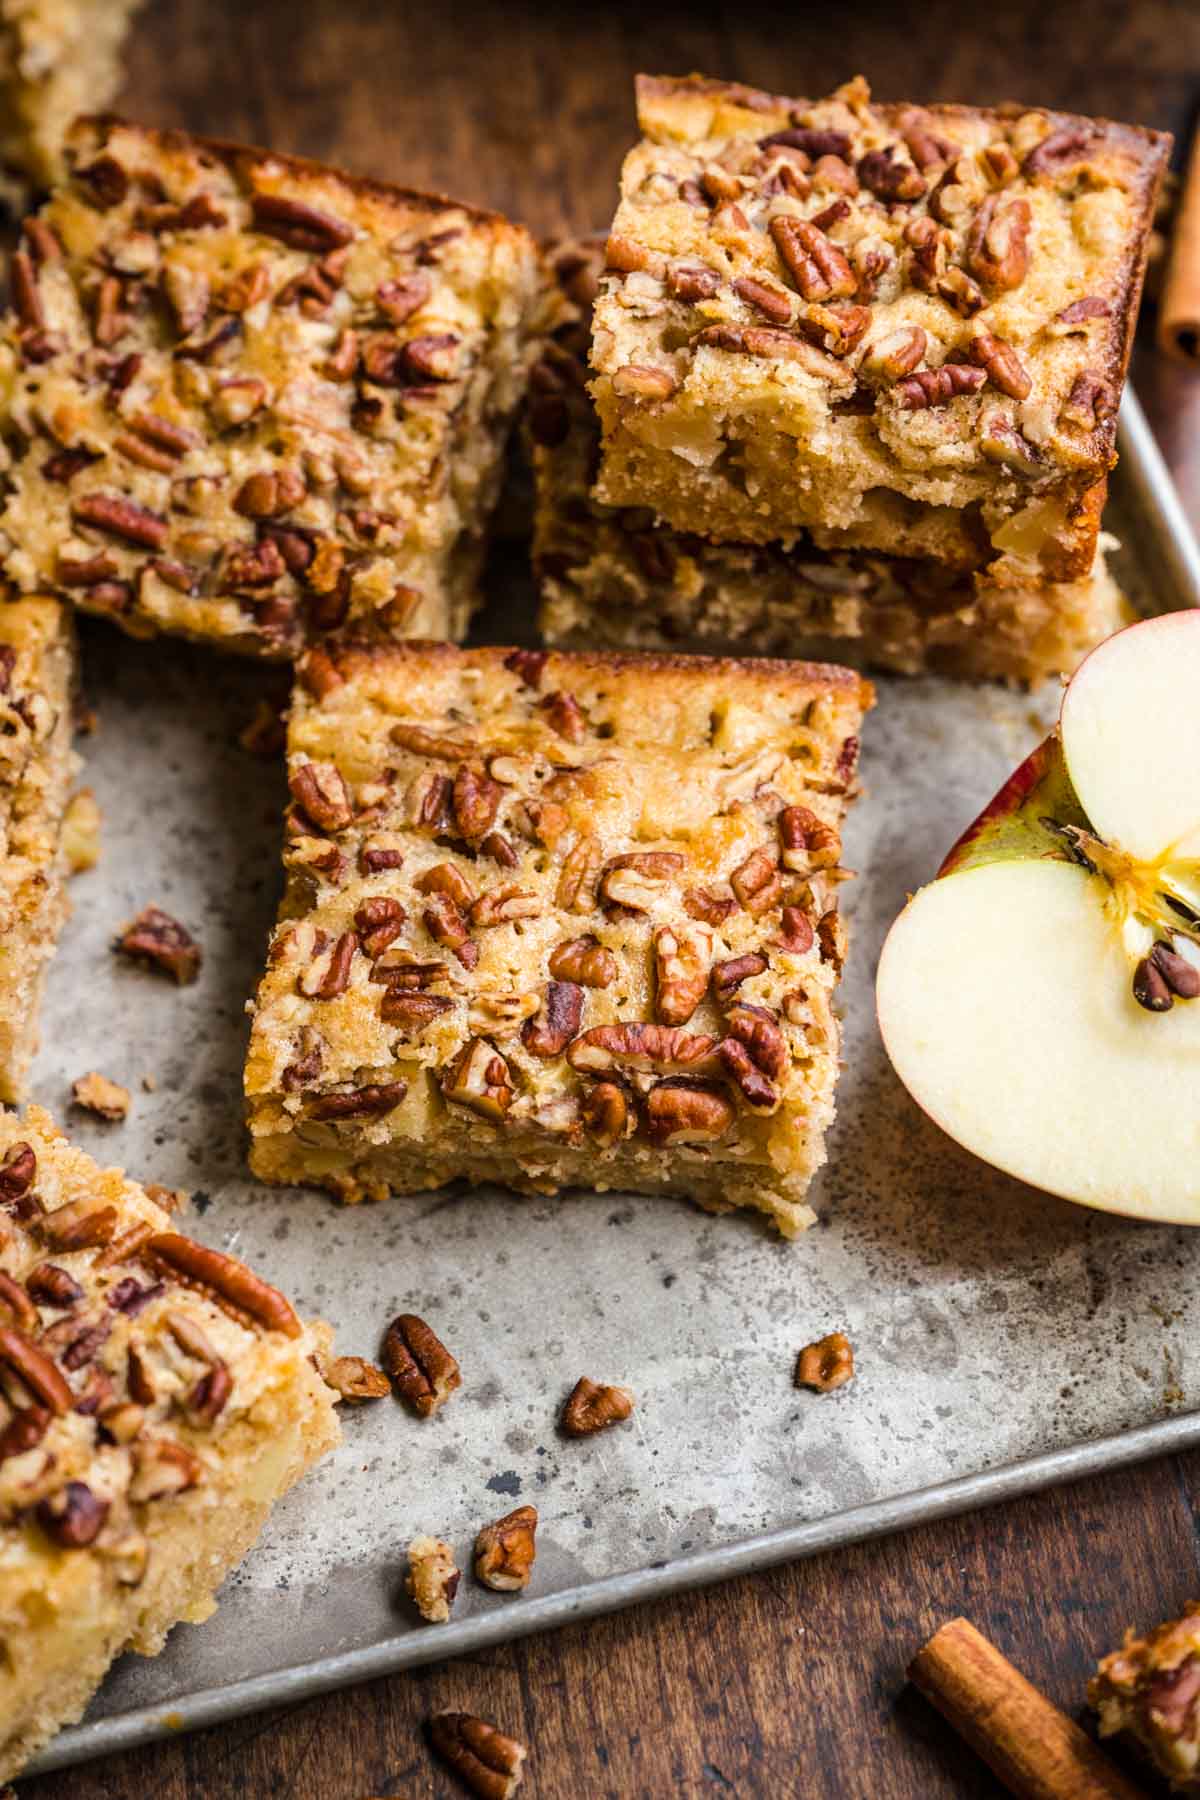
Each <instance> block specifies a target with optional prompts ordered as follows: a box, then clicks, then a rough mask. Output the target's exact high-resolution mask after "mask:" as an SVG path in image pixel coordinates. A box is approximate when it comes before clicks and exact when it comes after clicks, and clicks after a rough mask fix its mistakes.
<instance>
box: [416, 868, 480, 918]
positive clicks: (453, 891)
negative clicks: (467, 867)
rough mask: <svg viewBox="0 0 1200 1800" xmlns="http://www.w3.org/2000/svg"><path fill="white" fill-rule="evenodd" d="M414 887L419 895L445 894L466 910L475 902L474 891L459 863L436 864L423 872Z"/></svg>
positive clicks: (448, 898)
mask: <svg viewBox="0 0 1200 1800" xmlns="http://www.w3.org/2000/svg"><path fill="white" fill-rule="evenodd" d="M413 886H414V887H415V888H416V890H417V892H418V894H444V895H445V897H446V898H447V900H453V902H454V904H455V906H459V907H462V908H463V909H464V910H465V909H466V908H467V907H469V906H471V905H472V904H473V902H474V900H475V892H474V889H473V888H472V887H471V884H470V882H469V881H468V880H467V878H466V876H465V875H464V874H463V872H462V870H461V869H460V868H459V867H458V864H457V863H451V862H443V863H434V864H433V865H432V867H430V868H428V869H423V870H422V871H421V873H420V874H419V875H418V876H417V878H416V880H415V881H414V882H413Z"/></svg>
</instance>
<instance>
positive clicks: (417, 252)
mask: <svg viewBox="0 0 1200 1800" xmlns="http://www.w3.org/2000/svg"><path fill="white" fill-rule="evenodd" d="M66 156H67V164H68V169H69V176H68V178H67V180H66V181H65V183H64V184H63V185H62V186H61V187H59V188H57V189H56V190H55V191H54V192H53V194H52V195H51V197H50V199H49V201H48V202H47V204H46V206H45V207H43V209H42V211H41V212H40V213H39V214H38V215H37V216H36V217H35V218H33V219H31V220H30V221H28V222H27V224H26V226H25V233H24V238H23V241H22V248H21V249H20V250H19V251H18V252H17V253H16V255H15V257H14V260H13V270H12V295H13V299H12V308H11V310H10V312H9V313H8V315H7V316H6V319H5V322H4V325H3V328H2V330H0V390H2V402H3V404H2V408H0V433H2V435H3V438H4V442H5V444H6V446H7V450H8V468H7V473H6V474H5V476H4V485H3V487H0V496H2V497H3V505H2V510H0V557H2V561H3V568H4V569H5V570H6V571H7V573H8V574H9V576H10V578H11V579H12V580H13V581H14V582H15V583H16V585H17V586H18V587H19V588H22V589H25V590H28V589H30V588H39V589H43V588H46V587H49V588H51V589H53V590H54V591H56V592H60V593H63V594H65V595H67V596H69V597H70V598H71V599H73V600H74V601H75V602H76V603H77V604H78V605H80V606H82V607H85V608H87V609H88V610H89V611H92V612H100V613H106V614H108V615H110V616H111V617H113V618H114V619H115V620H116V622H117V623H118V624H120V625H123V626H124V627H125V628H126V629H127V630H128V631H131V632H133V633H135V634H139V635H147V634H149V633H152V632H153V631H156V630H162V631H174V632H181V633H184V634H185V635H187V636H189V637H193V638H198V639H201V640H205V641H209V642H213V643H217V644H221V645H223V646H225V647H226V648H229V649H234V650H242V651H249V652H253V653H257V654H261V655H264V656H274V657H283V656H286V655H290V654H293V653H294V652H295V651H297V650H298V649H299V648H300V647H301V645H302V644H303V643H304V642H306V641H307V640H308V639H309V638H311V637H315V636H319V635H321V634H322V633H324V632H326V631H329V630H332V629H334V628H340V627H343V626H347V625H349V626H350V627H351V628H353V629H354V630H356V631H359V632H363V631H367V630H370V629H372V628H374V629H377V630H379V631H381V632H383V633H385V634H392V633H395V634H404V633H411V632H421V633H431V634H433V635H435V636H447V637H457V636H461V635H462V633H463V631H464V630H465V628H466V624H467V620H468V618H469V615H470V612H471V609H472V607H473V606H474V604H475V602H476V597H477V596H476V577H477V574H478V569H479V565H480V562H481V560H482V555H483V540H484V531H485V526H486V523H487V517H488V513H489V511H490V509H491V506H492V503H493V500H494V498H495V494H496V489H497V486H498V483H499V479H500V473H501V463H502V451H503V448H504V443H505V439H506V435H507V431H508V428H509V424H510V422H511V419H512V416H513V413H514V411H515V408H516V406H517V404H518V402H519V400H520V397H521V393H522V391H523V388H524V383H525V378H526V373H527V360H528V357H527V328H528V326H529V323H530V321H531V318H532V314H533V311H534V308H535V305H536V304H537V299H538V294H539V292H540V288H541V283H542V276H541V273H540V265H539V261H538V256H537V251H536V248H535V246H534V243H533V241H532V239H531V238H530V237H529V235H528V233H526V232H525V231H524V230H522V229H521V228H520V227H519V226H515V225H510V224H509V223H508V222H507V221H506V220H504V219H502V218H499V217H497V216H496V215H495V214H491V213H483V212H477V211H474V210H473V209H472V208H470V207H466V206H458V205H455V204H454V203H452V202H451V201H448V200H442V199H436V198H429V197H426V196H424V195H420V194H412V193H408V192H406V191H405V190H403V189H401V188H394V187H389V186H385V185H383V184H381V183H377V182H372V181H365V180H359V179H357V178H354V177H351V176H348V175H343V174H339V173H338V172H337V171H335V170H333V169H326V168H323V167H321V166H320V165H319V164H316V163H311V162H303V161H300V160H299V159H297V158H294V157H284V156H274V155H271V154H269V153H268V152H266V151H261V150H249V149H240V148H238V147H237V146H234V145H228V144H217V143H213V142H210V141H208V140H206V139H201V138H191V137H188V136H186V135H185V134H184V133H182V132H174V131H151V130H147V129H143V128H141V127H137V126H131V125H125V124H122V123H120V122H118V121H113V120H86V121H82V122H81V123H80V124H79V125H77V126H76V127H75V128H74V130H73V131H72V133H71V135H70V138H69V140H68V144H67V150H66Z"/></svg>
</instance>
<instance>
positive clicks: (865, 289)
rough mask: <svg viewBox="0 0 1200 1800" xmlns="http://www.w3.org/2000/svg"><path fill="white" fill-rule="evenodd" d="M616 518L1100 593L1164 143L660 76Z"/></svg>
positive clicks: (1017, 119) (617, 357)
mask: <svg viewBox="0 0 1200 1800" xmlns="http://www.w3.org/2000/svg"><path fill="white" fill-rule="evenodd" d="M637 94H638V114H639V120H640V127H641V132H642V141H641V142H640V143H639V144H638V145H637V147H636V148H635V149H634V150H632V151H631V152H630V154H629V156H628V157H627V158H626V161H625V166H624V171H623V174H622V183H621V201H620V205H619V207H618V210H617V213H616V218H615V220H614V223H613V228H612V232H611V235H610V237H609V240H608V272H607V273H606V275H605V277H604V280H603V282H602V284H601V292H600V296H599V299H598V301H597V305H596V318H595V330H594V334H593V341H592V369H593V376H594V379H593V385H592V392H593V395H594V397H595V400H596V405H597V408H598V411H599V414H600V419H601V424H602V427H603V456H602V461H601V465H600V472H599V481H598V485H597V497H598V498H599V499H601V500H604V501H606V502H608V503H609V504H612V505H617V506H640V507H647V506H648V507H652V508H653V509H654V510H655V511H656V512H657V513H658V514H659V515H661V516H662V517H663V518H665V519H667V520H668V521H669V522H670V523H671V524H672V525H674V526H675V527H677V528H678V529H680V530H683V531H693V532H696V533H698V534H701V535H704V536H710V537H716V538H719V539H730V540H732V541H735V542H743V543H744V542H755V543H768V542H772V541H775V540H779V541H783V542H787V541H789V540H790V539H792V538H794V537H795V535H796V533H797V532H798V531H800V530H801V529H804V528H807V529H809V530H811V531H813V532H814V533H816V534H817V535H818V538H819V541H821V542H822V543H823V544H824V545H825V546H826V547H828V548H840V547H846V546H853V547H858V548H867V549H876V550H890V551H892V552H893V553H895V554H899V555H904V556H933V557H937V558H938V559H939V560H941V561H945V562H949V563H952V564H954V565H955V566H958V567H964V568H965V567H971V568H976V567H981V566H983V565H985V564H987V563H988V562H990V561H992V560H994V559H996V558H997V557H1003V558H1005V559H1014V558H1015V559H1017V560H1018V561H1020V562H1023V563H1025V564H1026V565H1028V567H1029V569H1032V570H1033V571H1036V572H1038V573H1040V574H1041V575H1042V576H1044V577H1046V578H1049V579H1054V580H1077V579H1080V578H1082V577H1085V576H1086V575H1087V572H1088V570H1089V569H1090V567H1091V564H1092V558H1093V554H1094V551H1095V544H1096V529H1097V523H1098V520H1099V515H1100V510H1101V506H1102V503H1103V494H1104V482H1105V476H1106V473H1107V471H1108V469H1109V468H1110V466H1111V464H1112V462H1113V460H1114V456H1113V443H1114V435H1115V427H1116V410H1117V401H1118V398H1119V395H1120V390H1121V385H1122V382H1123V380H1124V375H1125V367H1126V363H1127V360H1128V355H1129V349H1130V342H1131V336H1132V329H1133V321H1134V315H1135V313H1136V311H1137V304H1138V298H1139V295H1140V292H1141V284H1142V277H1143V273H1144V266H1145V259H1146V251H1147V244H1148V240H1149V229H1150V220H1151V215H1152V212H1153V207H1154V199H1155V194H1156V191H1157V188H1158V183H1159V180H1160V178H1161V174H1162V170H1163V166H1164V163H1165V160H1166V156H1167V152H1168V148H1169V145H1170V139H1169V138H1168V137H1166V136H1165V135H1163V134H1162V133H1159V132H1152V131H1145V130H1141V129H1139V128H1137V127H1134V126H1128V125H1118V124H1112V123H1109V122H1107V121H1104V120H1095V119H1086V118H1078V117H1075V116H1073V115H1069V114H1065V113H1050V112H1042V111H1039V112H1026V111H1022V110H1020V109H1019V108H1016V107H1001V108H996V109H977V108H971V107H965V106H940V105H939V106H931V107H928V108H921V107H915V106H903V105H886V106H885V105H877V104H875V103H874V102H873V101H872V100H871V97H870V91H869V89H868V88H867V85H866V83H865V82H864V81H863V80H862V79H861V78H859V79H856V80H854V81H851V82H849V83H847V84H846V85H845V86H844V87H842V88H840V89H838V91H837V92H836V93H835V94H833V95H832V96H831V97H830V98H828V99H826V100H821V101H815V102H814V101H810V100H794V99H786V98H783V97H780V96H777V95H773V94H767V93H762V92H760V91H759V90H757V89H754V88H746V87H741V86H736V85H733V84H730V83H725V82H719V81H708V80H705V79H704V78H703V77H700V76H691V77H688V78H686V79H682V80H676V79H671V78H659V77H650V76H643V77H641V78H640V79H639V81H638V88H637Z"/></svg>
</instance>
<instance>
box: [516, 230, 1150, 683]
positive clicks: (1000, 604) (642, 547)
mask: <svg viewBox="0 0 1200 1800" xmlns="http://www.w3.org/2000/svg"><path fill="white" fill-rule="evenodd" d="M603 255H604V245H603V240H602V239H599V238H593V239H584V240H581V241H580V242H578V243H574V244H566V245H563V246H560V247H559V248H558V249H557V250H556V251H554V252H553V253H552V255H551V267H552V270H553V272H554V275H555V279H556V284H557V304H556V307H555V310H554V311H553V312H552V314H551V315H550V317H549V318H548V320H547V324H548V327H549V329H548V333H547V338H546V342H545V346H544V350H543V355H542V358H541V360H540V361H539V363H538V364H537V365H536V366H535V368H534V370H533V374H532V379H531V392H530V398H529V403H528V412H527V426H528V436H529V439H530V442H531V461H532V464H533V474H534V540H533V560H534V568H535V571H536V574H537V577H538V583H539V587H540V590H541V614H540V624H541V630H542V635H543V637H544V638H545V640H546V642H547V643H550V644H557V645H565V646H569V647H572V648H573V647H575V646H579V647H585V646H589V645H590V646H594V647H605V648H608V647H612V648H619V649H658V648H666V649H672V648H689V647H691V648H696V649H709V650H711V649H720V650H729V649H737V650H739V651H753V652H754V653H755V654H758V655H768V656H769V655H781V654H783V655H791V656H807V657H818V658H836V659H838V660H840V661H844V662H852V663H855V664H857V665H862V666H866V667H871V668H883V669H892V670H897V671H899V672H901V673H903V674H915V673H917V672H918V671H920V670H931V671H934V672H936V673H938V674H942V675H959V676H972V677H998V678H1001V679H1007V680H1011V681H1025V682H1036V681H1040V680H1042V679H1043V678H1044V677H1046V676H1048V675H1056V674H1059V673H1061V672H1062V671H1064V670H1071V669H1074V668H1075V666H1076V665H1077V664H1078V663H1079V661H1080V660H1081V658H1082V657H1083V656H1084V655H1085V654H1086V652H1087V651H1088V650H1090V649H1091V648H1092V647H1093V646H1094V645H1095V644H1098V643H1100V642H1101V640H1102V639H1104V638H1106V637H1108V636H1109V635H1110V633H1112V632H1114V631H1116V630H1117V629H1118V628H1119V627H1120V626H1121V625H1123V624H1125V623H1126V622H1127V621H1128V619H1129V617H1130V611H1129V607H1128V605H1127V603H1126V601H1125V600H1124V597H1123V596H1122V594H1121V592H1120V590H1119V589H1118V587H1117V584H1116V582H1115V581H1114V580H1113V577H1112V574H1111V573H1110V571H1109V569H1108V567H1107V565H1106V562H1105V558H1104V552H1103V549H1102V548H1098V549H1097V552H1096V559H1095V562H1094V563H1093V565H1092V569H1091V571H1090V573H1089V574H1087V575H1086V576H1083V577H1081V578H1080V579H1079V580H1078V581H1060V582H1049V581H1044V580H1041V579H1039V578H1036V577H1035V578H1033V579H1029V578H1028V577H1027V578H1026V579H1024V580H1018V581H1017V582H1016V584H1015V585H1012V586H1006V585H1005V584H1004V583H1003V582H1001V581H998V580H996V579H994V577H993V576H992V575H991V574H989V573H986V572H978V571H976V572H972V571H969V570H959V569H955V568H954V567H953V566H951V565H948V564H945V563H939V562H935V561H932V560H926V561H921V560H917V559H913V558H905V557H898V556H886V555H883V554H881V553H879V552H876V551H870V550H823V549H821V548H820V547H819V546H818V545H817V544H815V543H814V542H813V539H812V536H811V534H810V533H808V532H802V533H801V534H800V535H799V537H798V538H797V540H796V541H795V542H794V543H792V544H790V545H789V546H786V547H785V546H784V545H783V544H778V543H776V544H736V543H713V542H711V541H710V540H709V539H706V538H703V537H700V536H698V535H697V534H696V533H694V532H682V531H674V530H672V529H671V527H670V526H667V525H661V524H657V523H656V521H655V518H654V514H653V512H652V511H650V510H649V509H647V508H646V507H644V506H636V507H632V506H631V507H619V506H607V505H605V503H604V502H603V501H602V500H597V499H595V498H594V497H593V496H592V493H591V487H592V482H593V480H594V476H595V468H596V463H597V459H598V454H599V442H600V425H599V421H598V419H597V417H596V412H595V408H594V407H593V405H592V402H591V399H590V397H589V395H588V392H587V387H586V371H587V355H588V344H589V341H590V336H591V312H592V302H593V299H594V296H595V292H596V286H597V282H598V280H599V277H600V273H601V269H602V267H603Z"/></svg>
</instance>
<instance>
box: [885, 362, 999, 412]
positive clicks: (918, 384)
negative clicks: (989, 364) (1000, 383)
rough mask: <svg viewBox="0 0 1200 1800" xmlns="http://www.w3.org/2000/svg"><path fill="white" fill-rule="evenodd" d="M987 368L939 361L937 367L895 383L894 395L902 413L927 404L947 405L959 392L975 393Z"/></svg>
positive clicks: (918, 409) (923, 370) (956, 397)
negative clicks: (939, 366)
mask: <svg viewBox="0 0 1200 1800" xmlns="http://www.w3.org/2000/svg"><path fill="white" fill-rule="evenodd" d="M986 380H987V371H986V370H984V369H977V368H974V367H972V365H971V364H970V363H943V364H942V366H941V368H940V369H918V370H917V372H916V374H915V375H906V376H905V377H904V379H903V381H898V382H897V383H896V389H895V392H896V398H897V400H898V402H899V404H900V406H901V408H902V409H903V410H904V411H905V412H921V411H923V410H924V409H925V408H927V407H931V406H948V405H949V403H950V402H951V400H956V399H958V397H959V395H960V394H977V393H978V392H979V390H980V388H981V387H982V386H983V384H984V382H985V381H986Z"/></svg>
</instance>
